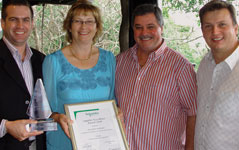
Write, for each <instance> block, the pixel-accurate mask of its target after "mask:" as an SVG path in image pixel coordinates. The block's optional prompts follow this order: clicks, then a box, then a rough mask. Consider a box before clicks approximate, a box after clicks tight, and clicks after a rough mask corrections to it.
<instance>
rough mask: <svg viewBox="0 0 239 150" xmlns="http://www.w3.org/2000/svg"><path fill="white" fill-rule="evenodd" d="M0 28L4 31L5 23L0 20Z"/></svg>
mask: <svg viewBox="0 0 239 150" xmlns="http://www.w3.org/2000/svg"><path fill="white" fill-rule="evenodd" d="M1 27H2V29H4V27H5V21H4V20H3V19H2V18H1Z"/></svg>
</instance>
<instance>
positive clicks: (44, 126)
mask: <svg viewBox="0 0 239 150" xmlns="http://www.w3.org/2000/svg"><path fill="white" fill-rule="evenodd" d="M30 129H31V131H34V130H37V131H56V130H57V123H56V122H54V121H53V119H47V120H39V121H38V122H37V123H33V124H30Z"/></svg>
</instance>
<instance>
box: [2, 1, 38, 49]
mask: <svg viewBox="0 0 239 150" xmlns="http://www.w3.org/2000/svg"><path fill="white" fill-rule="evenodd" d="M6 14H7V16H6V19H5V20H3V19H1V26H2V29H3V34H4V36H5V37H6V38H7V39H8V40H9V42H11V43H12V44H13V45H14V46H16V47H20V46H25V44H26V42H27V39H28V37H29V36H30V34H31V30H32V28H33V21H32V19H31V12H30V9H29V8H28V7H27V6H15V5H9V6H8V7H7V9H6Z"/></svg>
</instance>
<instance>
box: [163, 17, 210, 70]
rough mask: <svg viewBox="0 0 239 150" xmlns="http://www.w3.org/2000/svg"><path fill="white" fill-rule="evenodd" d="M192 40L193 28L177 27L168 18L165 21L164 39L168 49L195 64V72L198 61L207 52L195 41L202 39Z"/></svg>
mask: <svg viewBox="0 0 239 150" xmlns="http://www.w3.org/2000/svg"><path fill="white" fill-rule="evenodd" d="M193 38H195V37H193V28H192V27H190V26H182V25H177V24H175V23H174V21H173V20H172V19H171V18H170V17H169V18H166V19H165V25H164V39H165V40H166V42H167V45H168V47H170V48H172V49H174V50H176V51H178V52H179V53H181V54H182V55H183V56H185V57H186V58H187V59H188V60H189V61H190V62H191V63H192V64H195V69H196V70H197V68H198V66H199V64H200V61H201V59H202V57H203V56H204V54H205V53H206V52H207V50H206V49H205V48H204V45H202V43H201V42H200V41H198V40H196V39H201V40H203V39H202V37H199V38H195V41H194V40H192V39H193Z"/></svg>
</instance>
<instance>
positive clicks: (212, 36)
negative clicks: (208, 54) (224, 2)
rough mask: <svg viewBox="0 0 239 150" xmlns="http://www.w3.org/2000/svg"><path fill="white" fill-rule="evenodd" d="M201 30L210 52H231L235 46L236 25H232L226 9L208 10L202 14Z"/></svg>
mask: <svg viewBox="0 0 239 150" xmlns="http://www.w3.org/2000/svg"><path fill="white" fill-rule="evenodd" d="M202 19H203V21H202V22H203V24H202V27H201V28H202V32H203V37H204V39H205V41H206V42H207V44H208V46H209V47H210V48H211V50H212V53H214V54H215V53H232V52H233V51H234V50H235V47H236V46H237V43H238V42H237V32H238V25H233V21H232V18H231V16H230V13H229V11H228V10H227V9H225V8H224V9H219V10H215V11H209V12H207V13H206V14H205V15H204V16H203V18H202Z"/></svg>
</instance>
